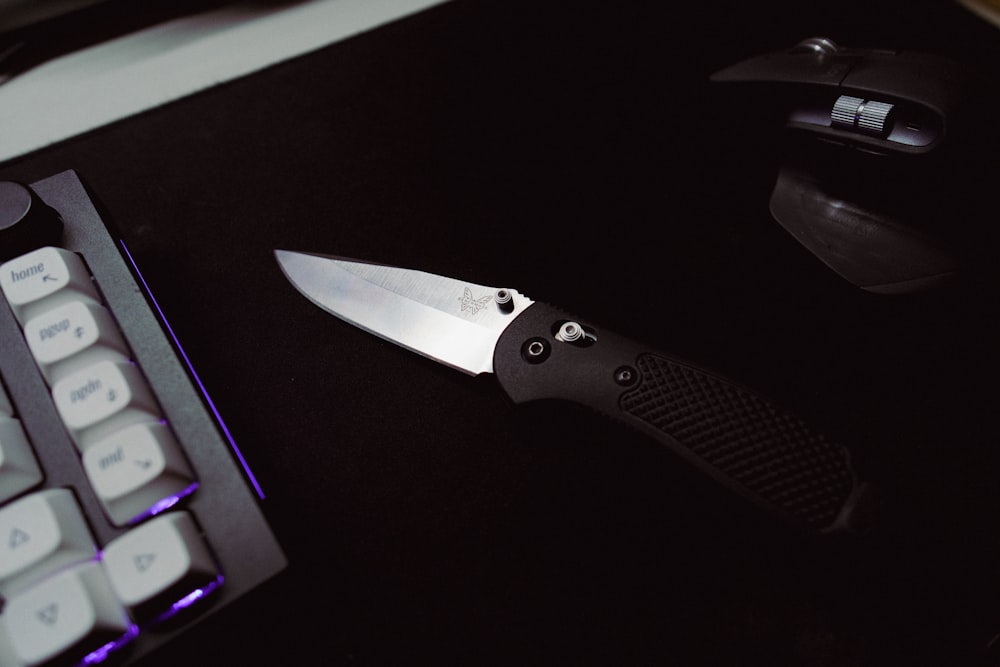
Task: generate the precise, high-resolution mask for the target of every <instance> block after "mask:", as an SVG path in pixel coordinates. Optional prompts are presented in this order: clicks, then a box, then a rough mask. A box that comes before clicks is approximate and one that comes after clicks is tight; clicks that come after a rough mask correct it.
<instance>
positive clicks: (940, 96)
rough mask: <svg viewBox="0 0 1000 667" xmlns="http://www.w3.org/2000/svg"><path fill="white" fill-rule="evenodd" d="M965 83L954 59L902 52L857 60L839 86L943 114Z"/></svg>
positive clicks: (958, 100) (954, 104) (957, 100)
mask: <svg viewBox="0 0 1000 667" xmlns="http://www.w3.org/2000/svg"><path fill="white" fill-rule="evenodd" d="M967 84H968V78H967V76H965V74H964V73H963V72H962V70H961V68H960V67H959V66H958V65H957V63H954V62H952V61H948V60H945V59H942V58H937V57H933V56H929V55H924V54H910V55H909V56H908V55H907V54H906V53H902V54H900V55H899V56H897V57H895V58H879V59H873V60H862V61H859V62H858V64H857V65H856V66H855V67H853V68H852V69H851V71H850V72H849V73H848V74H847V76H845V77H844V79H843V81H842V83H841V87H842V88H845V89H852V90H855V91H857V92H859V93H867V94H869V95H870V96H871V97H874V98H878V99H887V98H895V99H896V100H906V101H908V102H912V103H915V104H919V105H922V106H924V107H926V108H927V109H929V110H930V111H933V112H934V113H936V114H938V115H939V116H942V117H944V116H946V115H947V114H948V113H950V112H951V111H952V110H953V109H954V108H955V107H956V106H958V104H959V103H960V101H961V99H962V97H963V95H964V90H965V88H966V87H967ZM845 92H846V91H845ZM888 101H892V100H888Z"/></svg>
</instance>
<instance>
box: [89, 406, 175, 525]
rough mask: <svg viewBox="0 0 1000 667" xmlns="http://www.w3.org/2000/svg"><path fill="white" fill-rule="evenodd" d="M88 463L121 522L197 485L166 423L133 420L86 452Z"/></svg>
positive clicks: (100, 495)
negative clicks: (131, 423) (138, 422)
mask: <svg viewBox="0 0 1000 667" xmlns="http://www.w3.org/2000/svg"><path fill="white" fill-rule="evenodd" d="M83 467H84V470H86V472H87V477H88V478H89V479H90V485H91V486H92V487H93V489H94V491H95V492H96V493H97V497H98V499H100V501H101V503H102V504H103V505H104V509H105V511H106V512H107V514H108V516H109V517H110V518H111V520H112V522H114V523H115V524H116V525H119V526H123V525H125V524H127V523H129V522H130V521H131V520H132V519H135V518H136V517H139V516H141V515H142V514H143V513H145V512H147V511H149V510H150V508H154V507H156V506H157V505H161V504H167V503H171V504H172V503H173V502H176V499H177V498H178V497H180V496H183V495H186V494H187V493H190V492H191V491H192V490H193V489H192V484H193V483H194V474H193V473H192V472H191V468H190V466H189V465H188V463H187V460H186V459H185V458H184V456H183V454H181V450H180V446H179V445H178V444H177V441H176V440H175V439H174V436H173V434H172V433H171V431H170V428H169V427H168V426H167V425H166V424H163V423H161V422H147V423H143V424H133V425H132V426H128V427H126V428H123V429H121V430H119V431H116V432H115V433H113V434H111V435H110V436H108V437H107V438H105V439H103V440H100V441H98V442H95V443H93V444H92V445H90V446H89V447H87V449H86V451H85V452H84V453H83Z"/></svg>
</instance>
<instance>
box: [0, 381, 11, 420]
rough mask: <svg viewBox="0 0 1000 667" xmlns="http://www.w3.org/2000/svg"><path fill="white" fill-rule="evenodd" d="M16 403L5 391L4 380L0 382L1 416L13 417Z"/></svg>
mask: <svg viewBox="0 0 1000 667" xmlns="http://www.w3.org/2000/svg"><path fill="white" fill-rule="evenodd" d="M13 416H14V405H13V404H12V403H11V402H10V396H8V395H7V392H6V391H4V388H3V382H0V417H13Z"/></svg>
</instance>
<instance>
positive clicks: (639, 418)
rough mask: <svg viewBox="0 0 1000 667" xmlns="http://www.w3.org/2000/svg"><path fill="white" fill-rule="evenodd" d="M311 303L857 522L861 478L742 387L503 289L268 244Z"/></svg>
mask: <svg viewBox="0 0 1000 667" xmlns="http://www.w3.org/2000/svg"><path fill="white" fill-rule="evenodd" d="M275 255H276V257H277V260H278V264H279V265H280V267H281V269H282V271H283V272H284V274H285V276H286V277H287V278H288V280H289V281H290V282H291V283H292V284H293V285H294V286H295V287H296V288H297V289H298V290H299V291H300V292H301V293H302V294H304V295H305V296H306V297H307V298H309V299H310V300H311V301H312V302H313V303H315V304H316V305H318V306H319V307H320V308H322V309H324V310H326V311H328V312H330V313H332V314H333V315H336V316H337V317H339V318H341V319H343V320H345V321H346V322H349V323H351V324H353V325H355V326H357V327H360V328H362V329H364V330H366V331H369V332H370V333H373V334H375V335H377V336H380V337H382V338H385V339H387V340H389V341H392V342H394V343H396V344H398V345H401V346H403V347H405V348H408V349H410V350H413V351H414V352H417V353H419V354H422V355H425V356H427V357H430V358H432V359H435V360H437V361H439V362H441V363H444V364H447V365H449V366H452V367H454V368H456V369H458V370H461V371H464V372H466V373H469V374H472V375H477V374H480V373H488V372H492V373H495V374H496V377H497V379H498V380H499V382H500V385H501V387H503V389H504V391H506V393H507V395H508V396H509V397H510V398H511V400H512V401H514V402H515V403H523V402H527V401H532V400H537V399H565V400H569V401H574V402H576V403H579V404H581V405H584V406H587V407H590V408H592V409H594V410H596V411H597V412H599V413H603V414H604V415H606V416H608V417H611V418H613V419H617V420H618V421H620V422H623V423H625V424H627V425H629V426H632V427H634V428H635V429H638V430H639V431H640V432H642V433H645V434H647V435H648V436H650V437H651V438H652V439H653V440H655V441H657V442H659V443H661V444H663V445H666V446H667V447H669V448H670V449H671V450H673V451H674V452H676V453H677V454H678V455H679V456H680V457H681V458H682V459H683V460H686V461H688V462H690V463H691V464H693V465H695V466H697V467H698V468H699V469H701V470H702V471H703V472H705V473H707V474H708V475H710V476H711V477H712V478H714V479H715V480H717V481H719V482H721V483H722V484H723V485H725V486H726V487H728V488H729V489H731V490H733V491H735V492H737V493H738V494H740V495H742V496H743V497H745V498H746V499H748V500H750V501H751V502H753V503H755V504H756V505H758V506H759V507H761V508H763V509H765V510H768V511H769V512H771V513H773V514H774V515H775V516H777V517H779V518H781V519H782V520H787V522H788V523H789V524H790V525H792V526H795V527H799V528H803V529H805V530H806V531H809V532H819V533H826V532H844V531H853V530H856V529H857V527H858V525H859V520H858V516H859V515H860V514H861V511H860V510H859V508H860V507H863V506H867V504H868V502H867V501H865V502H862V500H863V499H867V498H868V497H870V491H869V489H868V485H867V484H866V483H864V482H861V481H859V478H858V476H857V474H856V473H855V471H854V470H853V468H852V466H851V461H850V456H849V452H848V450H847V449H846V448H844V447H843V446H841V445H839V444H836V443H834V442H833V441H831V440H829V439H828V438H827V437H825V436H824V435H822V434H821V433H819V432H817V431H814V430H813V429H812V428H810V427H809V426H808V425H806V424H805V423H804V422H803V421H801V420H800V419H798V418H797V417H795V416H794V415H792V414H790V413H789V412H787V411H785V410H783V409H781V408H780V407H778V406H776V405H775V404H774V403H772V402H771V401H769V400H768V399H766V398H764V397H762V396H760V395H758V394H756V393H754V392H753V391H751V390H749V389H747V388H746V387H743V386H740V385H738V384H736V383H734V382H732V381H730V380H727V379H724V378H722V377H720V376H718V375H716V374H714V373H711V372H708V371H706V370H703V369H701V368H697V367H695V366H693V365H691V364H689V363H686V362H684V361H680V360H678V359H674V358H671V357H670V356H668V355H666V354H663V353H661V352H657V351H654V350H650V349H649V348H648V347H645V346H643V345H641V344H640V343H637V342H634V341H631V340H629V339H627V338H625V337H622V336H620V335H617V334H614V333H612V332H609V331H606V330H603V329H598V328H597V327H595V326H593V325H590V324H587V323H582V322H581V321H580V320H579V319H577V318H575V317H573V316H571V315H569V314H567V313H564V312H562V311H560V310H558V309H556V308H553V307H551V306H548V305H546V304H542V303H534V302H533V301H532V300H531V299H529V298H527V297H526V296H524V295H523V294H521V293H520V292H518V291H517V290H514V289H508V288H494V287H485V286H483V285H476V284H473V283H469V282H465V281H462V280H455V279H452V278H446V277H443V276H437V275H434V274H430V273H425V272H422V271H416V270H411V269H403V268H397V267H392V266H385V265H380V264H372V263H368V262H359V261H352V260H348V259H343V258H338V257H332V256H327V255H318V254H313V253H301V252H292V251H288V250H276V251H275Z"/></svg>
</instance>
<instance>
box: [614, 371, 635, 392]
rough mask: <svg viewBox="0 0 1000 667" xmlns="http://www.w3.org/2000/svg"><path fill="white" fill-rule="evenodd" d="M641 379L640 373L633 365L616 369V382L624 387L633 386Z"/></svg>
mask: <svg viewBox="0 0 1000 667" xmlns="http://www.w3.org/2000/svg"><path fill="white" fill-rule="evenodd" d="M638 381H639V373H638V372H637V371H636V370H635V369H634V368H632V367H631V366H619V367H618V368H616V369H615V383H616V384H619V385H621V386H622V387H631V386H632V385H634V384H635V383H636V382H638Z"/></svg>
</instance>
